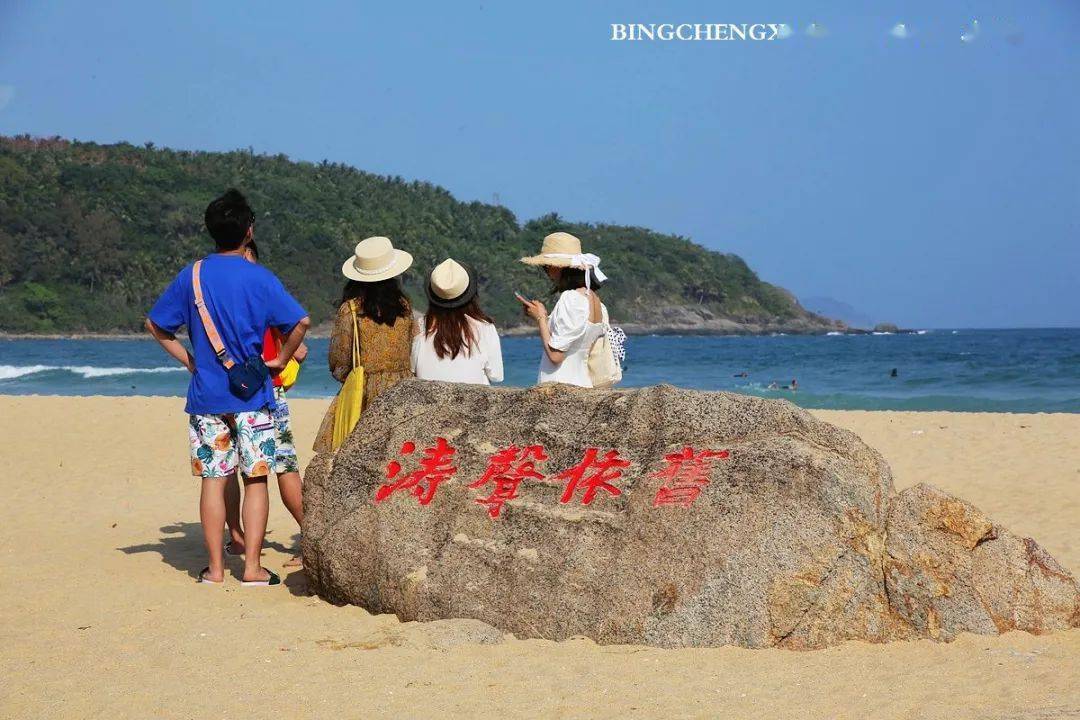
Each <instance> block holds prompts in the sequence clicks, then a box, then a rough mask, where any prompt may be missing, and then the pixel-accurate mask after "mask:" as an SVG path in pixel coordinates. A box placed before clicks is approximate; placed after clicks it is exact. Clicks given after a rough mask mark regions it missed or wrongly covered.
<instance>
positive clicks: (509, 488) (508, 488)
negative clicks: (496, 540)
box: [469, 445, 548, 518]
mask: <svg viewBox="0 0 1080 720" xmlns="http://www.w3.org/2000/svg"><path fill="white" fill-rule="evenodd" d="M547 459H548V458H547V453H545V452H544V448H543V446H542V445H528V446H526V447H524V448H519V447H518V446H517V445H511V446H510V447H508V448H503V449H502V450H499V451H498V452H496V453H494V454H493V455H492V456H491V457H490V458H489V459H488V467H487V470H486V471H485V472H484V475H483V477H481V478H480V479H479V480H477V481H476V482H474V483H472V484H471V485H469V487H470V488H472V489H474V490H475V489H478V488H482V487H484V486H485V485H487V484H488V483H489V482H490V483H494V484H495V489H494V490H492V491H491V494H490V495H488V496H487V497H484V498H476V499H475V500H474V501H473V502H476V503H478V504H480V505H486V506H487V509H488V515H490V516H491V517H492V518H497V517H499V514H500V513H501V512H502V507H503V505H505V504H506V501H507V500H513V499H514V498H516V497H517V496H518V494H517V491H518V487H519V486H520V485H521V483H522V482H523V481H524V480H526V479H530V478H531V479H533V480H540V479H542V478H543V477H544V474H543V473H540V472H537V470H536V463H537V462H540V461H542V460H547Z"/></svg>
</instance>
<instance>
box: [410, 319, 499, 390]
mask: <svg viewBox="0 0 1080 720" xmlns="http://www.w3.org/2000/svg"><path fill="white" fill-rule="evenodd" d="M468 321H469V322H470V323H472V326H473V332H474V334H475V337H476V340H475V341H474V342H473V345H472V347H469V348H466V349H465V351H463V352H460V353H458V356H457V357H456V358H453V359H450V358H440V357H439V356H438V355H436V354H435V336H434V335H431V336H430V337H425V334H424V332H425V327H426V322H425V318H424V317H420V318H418V320H417V327H419V328H420V334H419V335H417V336H416V337H414V338H413V344H412V369H413V372H414V373H416V377H418V378H420V379H421V380H440V381H442V382H455V383H470V384H472V385H490V384H491V383H493V382H502V379H503V361H502V347H501V345H500V344H499V333H498V332H497V331H496V330H495V326H494V325H492V324H491V323H486V322H481V321H479V320H476V319H474V318H468Z"/></svg>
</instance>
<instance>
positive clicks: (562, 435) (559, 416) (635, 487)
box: [303, 381, 1080, 648]
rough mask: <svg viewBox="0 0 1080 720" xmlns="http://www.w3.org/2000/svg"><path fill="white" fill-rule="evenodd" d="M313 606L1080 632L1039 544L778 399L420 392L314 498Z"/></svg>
mask: <svg viewBox="0 0 1080 720" xmlns="http://www.w3.org/2000/svg"><path fill="white" fill-rule="evenodd" d="M304 503H305V527H304V541H303V543H304V563H305V566H306V567H307V570H308V573H309V576H310V578H311V580H312V585H313V587H314V588H315V590H316V591H317V592H318V593H319V594H320V595H322V596H323V597H325V598H327V599H328V600H331V601H334V602H342V603H355V604H357V605H361V606H363V607H365V608H367V609H368V610H370V611H372V612H392V613H396V614H397V615H398V616H399V617H400V618H401V619H402V620H421V621H425V620H436V619H446V618H472V619H475V620H480V621H483V622H485V623H488V624H489V625H492V626H494V627H496V628H499V629H500V630H503V631H508V632H512V633H514V634H515V635H517V636H518V637H534V638H548V639H563V638H568V637H572V636H575V635H584V636H587V637H590V638H593V639H594V640H596V641H597V642H600V643H643V644H650V645H661V646H669V647H674V646H704V645H725V644H735V645H741V646H744V647H767V646H782V647H789V648H812V647H821V646H825V645H829V644H833V643H838V642H842V641H844V640H849V639H860V640H868V641H873V642H881V641H886V640H890V639H896V638H914V637H932V638H939V639H949V638H951V637H953V636H954V635H955V634H956V633H957V632H961V631H969V632H983V633H985V632H1000V631H1002V630H1006V629H1012V628H1020V629H1025V630H1030V631H1033V632H1040V631H1043V630H1051V629H1056V628H1061V627H1068V626H1077V625H1080V591H1078V588H1077V584H1076V582H1075V581H1074V580H1073V578H1072V576H1071V575H1069V574H1068V573H1067V572H1066V571H1065V570H1063V569H1062V568H1060V567H1059V566H1058V565H1057V564H1056V563H1055V562H1054V561H1053V560H1052V559H1051V558H1050V557H1049V556H1047V555H1046V553H1045V552H1044V551H1042V550H1041V549H1040V548H1039V547H1038V546H1037V545H1035V543H1034V542H1032V541H1030V540H1020V539H1017V538H1014V537H1013V536H1011V535H1009V534H1008V533H1007V532H1006V531H1004V530H1003V529H1001V528H998V527H996V526H994V525H992V523H990V522H989V521H988V520H986V519H985V518H983V517H982V516H981V515H980V514H979V513H978V511H977V510H975V509H974V508H972V507H971V506H969V505H967V504H966V503H963V502H962V501H959V500H956V499H954V498H950V497H949V496H947V495H944V494H943V493H940V492H938V491H936V490H934V489H933V488H929V487H927V486H918V487H916V488H912V489H910V490H908V491H906V492H904V493H901V494H900V495H897V494H896V493H895V492H894V490H893V486H892V479H891V476H890V472H889V467H888V465H887V464H886V463H885V462H884V460H883V459H882V458H881V456H880V455H879V454H878V453H877V452H875V451H874V450H873V449H871V448H869V447H868V446H867V445H865V444H864V443H863V442H862V441H861V440H859V438H857V437H856V436H855V435H853V434H852V433H850V432H848V431H846V430H842V429H840V428H837V427H834V426H832V425H829V424H828V423H825V422H822V421H820V420H817V419H815V418H814V417H813V416H811V415H810V414H809V413H807V412H804V411H803V410H800V409H799V408H797V407H795V406H793V405H791V404H789V403H786V402H782V401H773V400H763V399H760V398H754V397H747V396H743V395H734V394H730V393H711V392H695V391H690V390H680V389H676V388H673V387H669V386H659V387H652V388H644V389H639V390H582V389H578V388H572V387H567V386H559V385H548V386H543V387H538V388H531V389H523V390H515V389H505V390H503V389H490V388H484V387H476V386H464V385H449V384H442V383H425V382H421V381H409V382H406V383H403V384H401V385H400V386H398V387H396V388H394V389H392V390H390V391H389V392H387V393H386V394H384V395H382V396H381V397H380V398H378V400H376V401H375V402H374V403H373V404H372V405H371V407H370V408H369V409H368V410H367V411H366V413H365V415H364V417H363V419H362V420H361V422H360V424H359V425H358V426H357V428H356V430H355V431H354V432H353V434H352V435H351V437H350V438H349V439H348V441H347V442H346V444H345V445H344V446H342V448H340V449H339V450H338V452H337V453H335V454H334V455H321V456H318V457H316V459H315V460H314V461H313V462H312V464H311V466H309V468H308V472H307V476H306V480H305V490H304Z"/></svg>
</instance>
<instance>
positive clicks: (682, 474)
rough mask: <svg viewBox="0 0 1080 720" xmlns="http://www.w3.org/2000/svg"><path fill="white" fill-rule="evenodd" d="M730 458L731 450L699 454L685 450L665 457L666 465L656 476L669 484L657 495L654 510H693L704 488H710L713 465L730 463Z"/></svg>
mask: <svg viewBox="0 0 1080 720" xmlns="http://www.w3.org/2000/svg"><path fill="white" fill-rule="evenodd" d="M729 457H731V453H729V452H728V451H727V450H701V451H695V450H694V448H692V447H684V448H683V449H682V450H681V451H679V452H677V453H670V454H668V455H665V456H664V461H665V463H666V465H665V466H664V467H663V468H662V469H661V470H660V471H658V472H655V473H653V477H655V478H660V479H662V480H665V481H666V482H665V484H664V485H663V486H662V487H661V488H660V489H659V490H657V491H656V496H655V497H654V498H653V507H661V506H664V505H676V506H679V507H684V508H688V507H690V506H691V505H692V504H693V502H694V501H695V500H697V497H698V495H700V494H701V490H702V488H704V487H705V486H706V485H708V484H709V475H710V474H711V473H712V468H713V461H715V460H726V459H727V458H729Z"/></svg>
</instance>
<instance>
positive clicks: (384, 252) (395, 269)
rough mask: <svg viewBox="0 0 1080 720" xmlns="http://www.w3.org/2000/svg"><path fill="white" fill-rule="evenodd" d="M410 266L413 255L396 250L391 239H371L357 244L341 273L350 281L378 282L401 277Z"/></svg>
mask: <svg viewBox="0 0 1080 720" xmlns="http://www.w3.org/2000/svg"><path fill="white" fill-rule="evenodd" d="M410 265H412V255H410V254H409V253H407V252H405V251H404V250H395V249H394V245H393V243H391V242H390V239H389V238H384V237H369V238H367V239H366V240H361V241H360V242H358V243H357V244H356V250H355V251H354V253H353V256H352V257H351V258H349V259H348V260H346V261H345V264H344V265H342V266H341V273H342V274H343V275H344V276H345V277H347V278H349V279H350V280H357V281H359V282H378V281H379V280H389V279H390V278H392V277H396V276H398V275H400V274H401V273H403V272H405V271H406V270H408V269H409V266H410Z"/></svg>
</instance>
